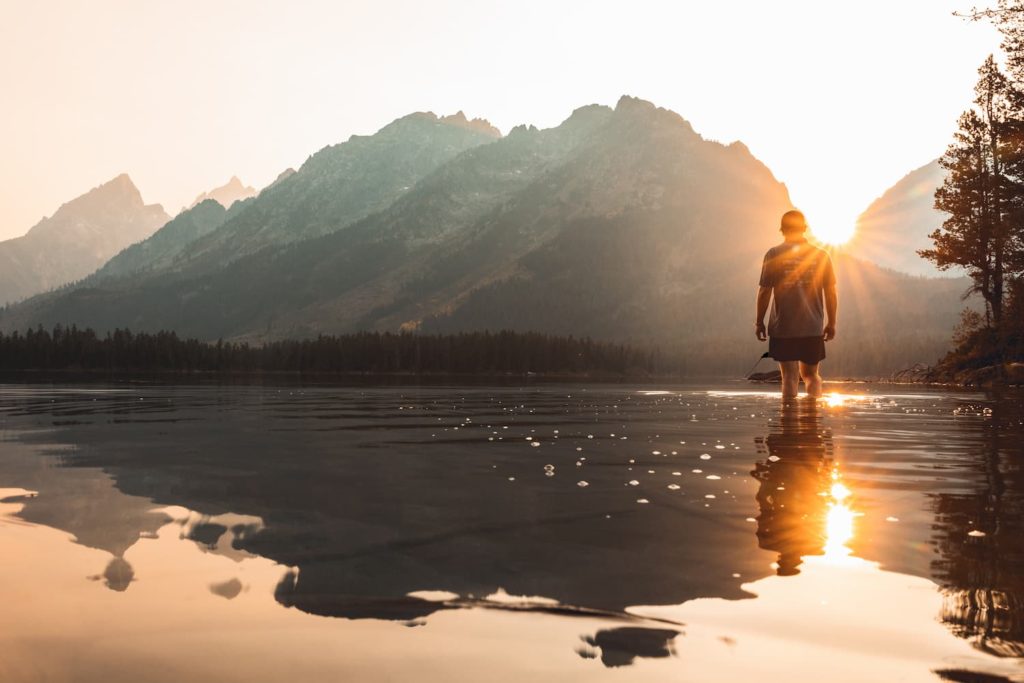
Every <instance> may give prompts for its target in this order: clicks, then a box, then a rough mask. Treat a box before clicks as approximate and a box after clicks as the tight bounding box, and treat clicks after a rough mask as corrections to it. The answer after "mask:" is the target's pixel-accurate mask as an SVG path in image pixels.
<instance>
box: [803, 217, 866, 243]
mask: <svg viewBox="0 0 1024 683" xmlns="http://www.w3.org/2000/svg"><path fill="white" fill-rule="evenodd" d="M809 228H810V231H811V235H813V236H814V238H815V239H816V240H818V241H819V242H824V243H825V244H828V245H830V246H833V247H838V246H840V245H842V244H846V243H847V242H849V241H850V239H851V238H852V237H853V233H854V232H855V230H856V228H855V226H854V224H853V223H849V222H846V221H834V222H832V221H830V222H817V221H815V222H812V223H810V225H809Z"/></svg>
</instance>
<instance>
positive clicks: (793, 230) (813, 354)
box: [754, 211, 839, 399]
mask: <svg viewBox="0 0 1024 683" xmlns="http://www.w3.org/2000/svg"><path fill="white" fill-rule="evenodd" d="M780 230H781V231H782V236H783V237H784V238H785V241H784V242H783V243H782V244H780V245H778V246H776V247H772V248H771V249H769V250H768V253H767V254H765V255H764V265H763V266H762V267H761V280H760V282H759V286H758V288H757V317H755V318H754V328H755V334H756V335H757V338H758V339H759V340H761V341H764V340H765V339H768V354H769V355H770V356H771V357H772V358H774V359H775V360H777V361H778V362H779V366H780V367H781V369H782V398H784V399H785V398H793V397H795V396H796V395H797V390H798V388H799V386H800V378H801V377H803V380H804V385H805V386H806V387H807V394H808V395H809V396H814V397H817V396H821V375H819V374H818V363H820V362H821V361H822V360H823V359H824V358H825V342H826V341H831V340H832V339H833V338H835V336H836V309H837V307H838V303H839V299H838V297H837V295H836V275H835V271H834V270H833V269H832V259H831V258H829V255H828V253H826V252H825V251H824V250H822V249H819V248H817V247H815V246H814V245H812V244H810V243H809V242H808V241H807V238H806V237H805V236H804V233H805V232H807V220H806V219H805V218H804V215H803V214H802V213H801V212H799V211H787V212H786V213H785V214H783V216H782V227H781V228H780ZM773 295H774V296H773ZM769 301H771V302H772V315H771V319H770V320H769V322H768V328H767V329H765V326H764V315H765V313H767V312H768V303H769ZM826 314H827V316H828V317H827V322H826Z"/></svg>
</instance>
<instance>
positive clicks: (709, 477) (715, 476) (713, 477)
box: [704, 474, 721, 481]
mask: <svg viewBox="0 0 1024 683" xmlns="http://www.w3.org/2000/svg"><path fill="white" fill-rule="evenodd" d="M704 478H705V479H714V480H716V481H717V480H718V479H721V477H720V476H718V475H717V474H709V475H708V476H706V477H704Z"/></svg>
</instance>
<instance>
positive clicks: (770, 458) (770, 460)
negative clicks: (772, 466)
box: [768, 455, 782, 462]
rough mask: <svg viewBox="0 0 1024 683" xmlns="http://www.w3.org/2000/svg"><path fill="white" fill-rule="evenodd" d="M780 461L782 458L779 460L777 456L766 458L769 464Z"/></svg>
mask: <svg viewBox="0 0 1024 683" xmlns="http://www.w3.org/2000/svg"><path fill="white" fill-rule="evenodd" d="M781 459H782V458H780V457H779V456H777V455H769V456H768V460H769V462H778V461H779V460H781Z"/></svg>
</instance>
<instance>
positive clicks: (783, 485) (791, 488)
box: [751, 400, 834, 576]
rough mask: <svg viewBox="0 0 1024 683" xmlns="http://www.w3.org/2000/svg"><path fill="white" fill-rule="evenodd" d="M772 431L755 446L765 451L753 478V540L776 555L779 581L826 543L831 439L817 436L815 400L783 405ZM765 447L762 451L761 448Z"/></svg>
mask: <svg viewBox="0 0 1024 683" xmlns="http://www.w3.org/2000/svg"><path fill="white" fill-rule="evenodd" d="M781 418H782V419H781V420H780V421H779V424H778V425H777V426H776V431H774V432H772V433H771V434H769V435H768V436H767V437H765V438H764V440H763V441H761V442H760V443H759V444H758V451H759V452H764V451H766V452H767V456H766V458H765V459H764V460H761V461H759V462H757V463H756V465H755V469H754V471H753V472H751V475H752V476H753V477H754V478H755V479H757V480H758V481H759V482H760V487H759V488H758V491H757V503H758V506H759V507H760V509H761V513H760V514H759V515H758V517H757V540H758V545H760V546H761V547H762V548H764V549H765V550H772V551H775V552H777V553H778V560H777V564H778V570H777V571H778V574H779V576H791V575H794V574H799V573H800V570H799V569H798V567H799V566H800V563H801V562H802V561H803V558H804V557H805V556H808V555H820V554H822V552H823V549H824V547H825V543H826V540H827V529H826V523H827V512H828V500H827V498H826V497H825V495H824V494H825V493H826V492H827V491H828V490H829V487H830V485H831V483H832V482H831V474H832V471H833V467H834V465H833V462H832V458H831V457H830V455H831V438H830V435H828V434H827V433H823V432H822V431H821V415H820V413H819V409H818V405H817V403H816V402H814V401H805V400H800V401H796V402H791V403H788V404H785V405H783V407H782V411H781ZM762 446H763V449H762Z"/></svg>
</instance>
